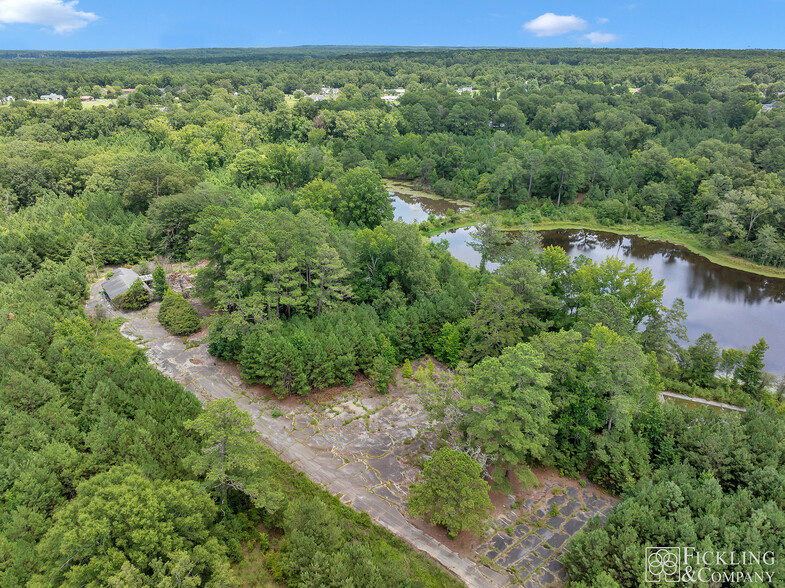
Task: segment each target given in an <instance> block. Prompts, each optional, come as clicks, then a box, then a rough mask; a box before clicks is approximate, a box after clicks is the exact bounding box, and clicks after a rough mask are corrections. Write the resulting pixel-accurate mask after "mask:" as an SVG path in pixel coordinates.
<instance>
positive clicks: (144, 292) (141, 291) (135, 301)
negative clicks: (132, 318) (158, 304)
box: [116, 279, 150, 310]
mask: <svg viewBox="0 0 785 588" xmlns="http://www.w3.org/2000/svg"><path fill="white" fill-rule="evenodd" d="M116 301H117V302H119V306H120V308H122V309H123V310H140V309H142V308H145V307H146V306H147V305H148V304H150V291H149V290H148V289H147V288H145V287H144V284H142V280H139V279H137V280H136V281H135V282H134V283H133V284H131V287H130V288H128V291H127V292H126V293H125V294H122V295H120V296H118V297H117V299H116Z"/></svg>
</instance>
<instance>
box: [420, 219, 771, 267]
mask: <svg viewBox="0 0 785 588" xmlns="http://www.w3.org/2000/svg"><path fill="white" fill-rule="evenodd" d="M485 216H488V215H483V216H480V217H477V218H472V219H467V220H465V221H459V222H457V223H454V224H451V225H447V226H444V227H439V228H438V229H435V230H433V231H425V232H423V234H424V235H426V236H428V237H436V236H437V235H440V234H442V233H446V232H447V231H450V230H453V229H463V228H466V227H471V226H473V225H475V224H477V223H478V222H480V221H481V220H482V219H483V218H484V217H485ZM523 228H524V226H523V225H510V226H505V227H502V228H501V230H502V231H519V230H521V229H523ZM529 228H531V229H533V230H535V231H554V230H560V229H578V230H580V229H583V230H587V231H600V232H605V233H614V234H616V235H630V236H636V237H641V238H643V239H647V240H649V241H659V242H661V243H669V244H671V245H677V246H680V247H684V248H685V249H687V250H688V251H689V252H690V253H693V254H695V255H699V256H700V257H703V258H705V259H707V260H708V261H710V262H711V263H713V264H715V265H718V266H720V267H725V268H728V269H733V270H737V271H742V272H747V273H750V274H755V275H758V276H763V277H766V278H775V279H785V269H780V268H775V267H769V266H765V265H760V264H758V263H755V262H753V261H749V260H747V259H743V258H740V257H736V256H734V255H731V254H730V253H726V252H724V251H713V250H711V249H709V248H707V247H705V246H704V245H702V244H700V243H699V242H698V241H697V238H696V237H694V236H692V235H690V234H688V233H686V232H685V231H683V230H680V229H678V228H675V227H671V226H668V225H664V226H654V227H652V226H643V227H629V226H623V225H622V226H620V225H613V226H605V225H601V224H599V223H593V222H580V221H543V222H540V223H533V224H531V225H529Z"/></svg>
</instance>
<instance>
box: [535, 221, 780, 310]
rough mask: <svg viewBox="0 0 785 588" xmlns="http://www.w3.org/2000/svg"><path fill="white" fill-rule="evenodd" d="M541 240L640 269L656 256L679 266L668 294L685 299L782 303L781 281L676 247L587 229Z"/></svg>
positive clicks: (554, 233) (556, 233)
mask: <svg viewBox="0 0 785 588" xmlns="http://www.w3.org/2000/svg"><path fill="white" fill-rule="evenodd" d="M543 239H544V244H545V245H558V246H560V247H563V248H564V249H565V250H567V251H572V252H574V254H579V253H582V254H587V253H590V252H593V251H602V252H607V254H608V255H615V256H617V257H623V258H627V260H628V261H632V262H635V263H636V264H637V265H639V266H642V267H647V266H652V265H653V264H652V263H650V262H651V260H652V259H654V258H657V257H659V258H661V259H662V261H663V263H664V264H667V265H669V266H674V265H676V264H682V265H684V266H685V267H686V268H687V270H688V271H686V272H684V273H683V275H684V276H685V277H684V278H675V281H677V282H678V281H681V282H684V283H683V284H681V286H680V285H679V284H678V283H677V284H674V275H671V276H669V277H668V281H669V286H670V287H671V291H674V290H675V291H678V292H684V295H686V297H688V298H699V299H701V300H705V301H706V303H707V304H710V301H711V300H712V299H715V300H722V301H724V302H730V303H737V304H741V303H743V304H748V305H753V304H755V305H757V304H761V303H773V304H779V303H781V302H783V301H785V280H781V279H774V278H765V277H763V276H757V275H755V274H750V273H747V272H742V271H738V270H734V269H730V268H725V267H722V266H719V265H717V264H714V263H711V262H710V261H708V260H707V259H705V258H703V257H701V256H699V255H696V254H694V253H692V252H691V251H689V250H688V249H686V248H684V247H680V246H678V245H672V244H669V243H662V242H657V241H649V240H647V239H643V238H642V237H638V236H635V235H617V234H615V233H606V232H602V231H587V230H557V231H545V232H544V233H543ZM646 262H649V263H646ZM678 295H680V296H684V295H682V294H678Z"/></svg>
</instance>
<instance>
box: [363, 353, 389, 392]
mask: <svg viewBox="0 0 785 588" xmlns="http://www.w3.org/2000/svg"><path fill="white" fill-rule="evenodd" d="M393 373H394V370H393V364H391V363H390V361H389V360H388V359H387V358H386V357H385V356H384V355H377V356H376V357H375V358H374V360H373V365H372V366H371V369H370V370H369V373H368V376H370V378H371V382H373V387H374V388H376V390H377V391H378V392H380V393H381V394H386V393H387V389H388V388H389V386H390V382H391V381H392V377H393Z"/></svg>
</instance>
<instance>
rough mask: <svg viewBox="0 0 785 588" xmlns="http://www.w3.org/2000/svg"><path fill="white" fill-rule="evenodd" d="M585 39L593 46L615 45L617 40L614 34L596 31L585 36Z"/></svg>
mask: <svg viewBox="0 0 785 588" xmlns="http://www.w3.org/2000/svg"><path fill="white" fill-rule="evenodd" d="M583 38H584V39H586V40H587V41H588V42H589V43H591V44H592V45H606V44H607V43H613V42H614V41H615V40H616V35H614V34H613V33H599V32H596V31H595V32H593V33H588V34H586V35H583Z"/></svg>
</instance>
